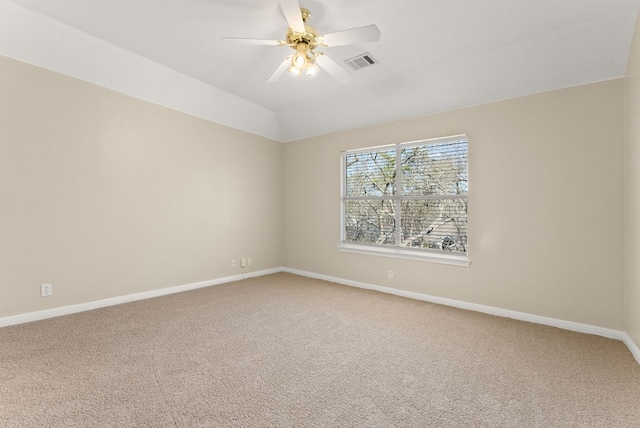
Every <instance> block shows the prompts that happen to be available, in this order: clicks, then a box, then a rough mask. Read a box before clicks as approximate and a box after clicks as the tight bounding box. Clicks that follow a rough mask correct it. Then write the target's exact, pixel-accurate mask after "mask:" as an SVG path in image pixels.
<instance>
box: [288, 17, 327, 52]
mask: <svg viewBox="0 0 640 428" xmlns="http://www.w3.org/2000/svg"><path fill="white" fill-rule="evenodd" d="M300 12H301V13H302V22H304V30H305V31H304V33H300V32H297V31H294V30H292V29H289V32H288V33H287V39H286V40H287V44H288V45H289V46H290V47H291V48H292V49H295V50H298V51H300V50H310V51H312V50H314V49H315V48H317V47H318V45H319V42H318V32H317V31H316V29H315V28H313V27H312V26H311V25H308V24H307V21H308V20H309V18H310V17H311V13H310V12H309V11H308V10H307V9H304V8H301V9H300ZM300 45H303V46H300ZM301 48H302V49H301Z"/></svg>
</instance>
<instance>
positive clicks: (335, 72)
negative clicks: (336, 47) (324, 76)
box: [316, 53, 353, 84]
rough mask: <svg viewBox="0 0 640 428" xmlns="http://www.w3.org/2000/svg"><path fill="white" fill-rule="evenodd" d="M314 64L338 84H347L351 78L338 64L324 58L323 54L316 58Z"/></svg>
mask: <svg viewBox="0 0 640 428" xmlns="http://www.w3.org/2000/svg"><path fill="white" fill-rule="evenodd" d="M316 63H317V64H318V65H319V66H320V67H322V68H324V69H325V70H326V71H327V73H329V74H330V75H332V76H333V77H335V78H336V79H337V80H338V81H339V82H340V83H342V84H345V83H349V82H350V81H351V79H353V76H352V75H351V73H349V72H348V71H347V70H345V69H344V68H342V66H341V65H340V64H338V63H337V62H335V61H334V60H332V59H331V58H329V57H328V56H326V55H325V54H322V53H321V54H319V55H318V56H317V58H316Z"/></svg>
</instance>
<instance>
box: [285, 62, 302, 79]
mask: <svg viewBox="0 0 640 428" xmlns="http://www.w3.org/2000/svg"><path fill="white" fill-rule="evenodd" d="M287 71H288V72H289V73H291V74H293V75H294V76H297V77H302V70H301V69H299V68H296V67H294V66H293V65H292V66H290V67H289V68H288V69H287Z"/></svg>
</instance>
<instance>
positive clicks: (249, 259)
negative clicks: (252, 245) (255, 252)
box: [247, 257, 252, 266]
mask: <svg viewBox="0 0 640 428" xmlns="http://www.w3.org/2000/svg"><path fill="white" fill-rule="evenodd" d="M251 262H252V260H251V257H247V265H249V266H251Z"/></svg>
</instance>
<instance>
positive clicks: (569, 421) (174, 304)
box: [0, 274, 640, 428]
mask: <svg viewBox="0 0 640 428" xmlns="http://www.w3.org/2000/svg"><path fill="white" fill-rule="evenodd" d="M0 426H2V427H134V426H137V427H269V426H272V427H276V426H277V427H293V426H295V427H302V426H326V427H358V426H360V427H377V426H384V427H387V426H404V427H465V428H468V427H545V428H548V427H603V428H604V427H606V428H614V427H640V366H639V365H638V364H637V363H636V362H635V360H634V359H633V357H632V355H631V354H630V352H629V351H628V350H627V348H626V347H625V346H624V344H622V343H621V342H618V341H615V340H609V339H604V338H601V337H596V336H590V335H584V334H579V333H572V332H568V331H563V330H559V329H555V328H551V327H544V326H539V325H534V324H529V323H525V322H520V321H514V320H509V319H504V318H498V317H492V316H488V315H483V314H479V313H474V312H467V311H462V310H457V309H452V308H448V307H444V306H438V305H434V304H430V303H425V302H419V301H413V300H409V299H404V298H400V297H395V296H390V295H385V294H381V293H377V292H372V291H366V290H359V289H355V288H349V287H345V286H341V285H336V284H331V283H327V282H323V281H316V280H311V279H307V278H302V277H298V276H294V275H289V274H276V275H270V276H265V277H261V278H253V279H249V280H245V281H240V282H236V283H231V284H225V285H219V286H216V287H211V288H207V289H201V290H196V291H192V292H187V293H181V294H176V295H171V296H166V297H160V298H156V299H150V300H145V301H140V302H134V303H129V304H125V305H120V306H117V307H110V308H105V309H99V310H95V311H90V312H84V313H81V314H76V315H70V316H65V317H59V318H55V319H51V320H46V321H40V322H35V323H30V324H24V325H19V326H13V327H6V328H2V329H0Z"/></svg>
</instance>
